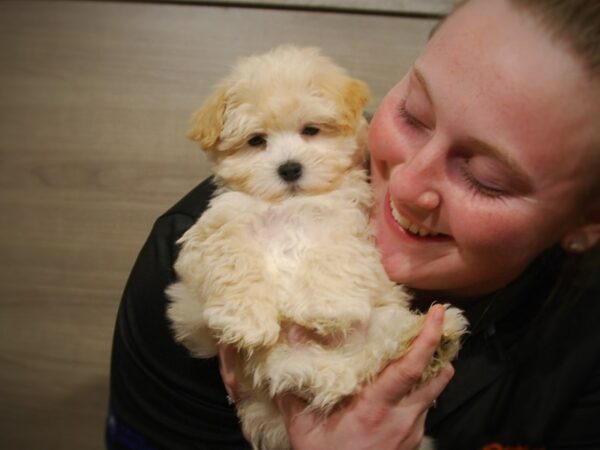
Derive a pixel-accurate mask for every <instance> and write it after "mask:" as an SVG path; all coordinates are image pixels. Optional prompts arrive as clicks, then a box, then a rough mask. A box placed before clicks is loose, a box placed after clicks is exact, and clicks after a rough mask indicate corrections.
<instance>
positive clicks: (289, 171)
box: [277, 161, 302, 183]
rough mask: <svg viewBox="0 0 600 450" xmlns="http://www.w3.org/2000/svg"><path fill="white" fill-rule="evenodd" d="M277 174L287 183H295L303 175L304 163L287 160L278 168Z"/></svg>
mask: <svg viewBox="0 0 600 450" xmlns="http://www.w3.org/2000/svg"><path fill="white" fill-rule="evenodd" d="M277 174H278V175H279V177H280V178H281V179H282V180H283V181H285V182H286V183H293V182H294V181H298V180H299V179H300V177H301V176H302V164H300V163H299V162H297V161H287V162H285V163H283V164H282V165H280V166H279V167H278V168H277Z"/></svg>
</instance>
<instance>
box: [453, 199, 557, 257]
mask: <svg viewBox="0 0 600 450" xmlns="http://www.w3.org/2000/svg"><path fill="white" fill-rule="evenodd" d="M482 201H486V202H487V201H488V200H482ZM493 201H496V200H493ZM489 202H492V200H489ZM473 203H475V202H474V201H471V204H473ZM468 204H469V203H466V202H461V207H460V209H459V210H458V211H459V213H458V214H453V215H452V217H454V218H455V219H456V222H455V223H454V224H453V228H454V233H453V234H454V238H455V239H456V241H457V243H458V245H459V247H460V248H461V249H462V250H463V251H464V253H465V255H471V256H475V255H483V256H486V257H489V256H496V257H499V256H502V257H505V258H506V257H509V258H513V257H514V258H517V259H521V258H526V257H528V256H527V255H529V254H530V253H531V254H537V253H538V252H539V251H541V250H542V249H543V248H544V247H545V246H546V245H548V244H550V243H551V242H547V241H551V239H547V238H548V236H549V233H545V232H544V230H543V224H539V223H536V215H535V214H533V211H531V210H530V209H529V208H527V207H524V206H523V205H507V204H502V205H493V204H491V203H490V204H487V205H486V204H483V205H481V204H480V206H479V207H477V206H470V207H468V208H465V206H464V205H468Z"/></svg>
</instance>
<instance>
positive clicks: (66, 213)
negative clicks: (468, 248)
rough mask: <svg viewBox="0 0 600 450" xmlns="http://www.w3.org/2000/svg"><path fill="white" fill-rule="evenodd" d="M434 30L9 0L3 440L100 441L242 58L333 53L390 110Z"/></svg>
mask: <svg viewBox="0 0 600 450" xmlns="http://www.w3.org/2000/svg"><path fill="white" fill-rule="evenodd" d="M431 26H432V21H430V20H420V19H401V18H393V17H378V16H372V15H369V16H362V15H356V14H351V15H345V14H337V13H316V12H298V11H282V10H279V11H275V10H268V9H244V8H218V7H208V6H199V5H181V4H143V3H132V4H129V3H110V2H77V1H71V2H43V1H40V2H36V1H25V2H23V1H12V2H10V1H4V2H0V105H1V107H0V254H1V255H2V258H0V448H2V449H11V450H17V449H47V450H54V449H78V450H88V449H101V448H103V444H102V428H103V421H104V416H105V410H106V403H107V401H106V400H107V384H108V367H109V354H110V343H111V335H112V329H113V323H114V317H115V312H116V309H117V306H118V301H119V297H120V294H121V290H122V288H123V285H124V283H125V280H126V278H127V276H128V272H129V269H130V267H131V265H132V263H133V261H134V258H135V256H136V254H137V252H138V250H139V248H140V246H141V244H142V243H143V241H144V239H145V236H146V234H147V232H148V231H149V228H150V226H151V224H152V222H153V220H154V219H155V218H156V217H157V216H158V215H159V214H160V213H161V212H163V211H164V210H165V209H166V208H167V207H169V206H170V205H171V204H172V203H173V202H174V201H176V200H177V199H178V198H179V197H180V196H182V195H183V194H184V193H185V192H187V191H188V190H189V189H190V188H191V187H192V186H194V185H195V184H196V183H197V182H199V181H200V180H201V179H202V178H204V177H205V176H206V175H207V173H208V171H207V167H206V164H205V162H204V159H203V157H202V155H201V154H200V152H199V151H198V150H197V149H196V148H195V146H194V145H193V144H192V143H190V142H187V141H186V140H185V138H184V133H185V129H186V125H187V120H188V116H189V114H190V113H191V112H192V111H193V110H194V109H195V108H196V107H197V106H198V105H199V104H200V103H201V101H202V99H203V98H204V97H205V96H206V94H207V93H208V91H209V89H210V86H211V85H212V84H213V83H215V82H216V81H217V80H218V79H219V78H220V77H221V76H223V74H224V73H225V72H226V71H227V68H228V67H229V65H230V64H231V62H232V61H233V60H234V59H235V58H236V57H238V56H240V55H247V54H250V53H255V52H258V51H263V50H265V49H267V48H270V47H272V46H274V45H277V44H280V43H285V42H294V43H298V44H307V45H319V46H321V47H323V48H324V49H325V52H326V53H328V54H330V55H331V56H333V57H334V58H335V59H336V60H338V61H339V62H340V63H341V64H342V65H344V66H346V67H347V68H348V69H349V71H350V72H351V73H352V74H353V75H355V76H357V77H359V78H362V79H364V80H365V81H367V82H368V83H369V84H370V85H371V87H372V89H373V93H374V97H375V102H374V103H376V102H377V101H378V100H379V99H380V98H381V97H382V95H383V94H384V93H385V91H386V90H387V89H388V88H389V87H391V86H392V85H393V83H394V82H395V81H396V80H397V79H398V78H399V77H400V76H401V74H403V73H404V72H405V70H406V69H407V67H408V66H409V64H410V63H411V61H412V60H413V59H414V58H415V56H416V55H417V53H418V51H419V49H420V48H421V46H422V44H423V42H424V40H425V37H426V35H427V33H428V30H429V29H430V27H431Z"/></svg>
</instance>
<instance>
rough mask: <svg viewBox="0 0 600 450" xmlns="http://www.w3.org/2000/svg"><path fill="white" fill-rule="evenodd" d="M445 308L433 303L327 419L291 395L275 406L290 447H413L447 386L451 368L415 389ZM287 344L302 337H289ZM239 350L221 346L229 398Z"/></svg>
mask: <svg viewBox="0 0 600 450" xmlns="http://www.w3.org/2000/svg"><path fill="white" fill-rule="evenodd" d="M443 320H444V307H443V306H441V305H434V306H433V307H432V308H431V309H430V310H429V312H428V314H427V318H426V320H425V323H424V326H423V329H422V331H421V333H420V334H419V336H418V337H417V338H416V339H415V341H414V342H413V345H412V346H411V348H410V350H409V351H408V352H407V353H406V355H404V356H403V357H402V358H401V359H399V360H398V361H395V362H393V363H391V364H390V365H389V366H388V367H386V368H385V370H383V371H382V373H381V374H380V375H379V376H378V378H377V379H376V380H375V381H374V382H373V383H372V384H370V385H368V386H366V387H365V388H364V389H363V390H362V391H361V392H360V393H359V394H357V395H356V396H354V397H353V398H351V399H349V400H348V402H346V403H344V404H343V405H340V407H339V408H337V409H336V410H334V412H333V413H331V414H330V415H329V416H327V417H326V418H322V417H320V416H319V415H317V414H312V413H307V412H304V409H305V407H306V405H305V404H304V403H303V402H302V401H301V400H300V399H298V398H297V397H295V396H293V395H291V394H284V395H281V396H279V397H278V398H277V399H276V402H277V404H278V406H279V409H280V410H281V413H282V415H283V417H284V420H285V423H286V427H287V430H288V434H289V436H290V440H291V442H292V445H293V447H294V449H296V450H302V449H310V450H321V449H323V450H325V449H327V450H329V449H332V448H343V449H349V450H352V449H357V450H359V449H360V450H366V449H377V450H386V449H397V450H400V449H402V450H403V449H411V450H412V449H416V448H418V446H419V444H420V442H421V440H422V438H423V433H424V425H425V418H426V415H427V411H428V409H429V408H430V407H431V405H432V404H433V402H434V400H435V399H436V398H437V397H438V396H439V395H440V393H441V392H442V390H443V389H444V388H445V387H446V385H447V384H448V382H449V381H450V379H451V378H452V375H453V374H454V369H453V368H452V367H451V366H448V367H446V368H445V369H444V370H442V372H441V373H440V374H439V375H438V376H437V377H436V378H433V379H432V380H430V381H429V382H427V383H426V384H424V385H422V386H420V387H419V388H418V389H414V388H415V386H416V384H417V383H418V382H419V380H420V379H421V376H422V374H423V372H424V371H425V368H426V367H427V366H428V364H429V363H430V361H431V358H432V357H433V354H434V352H435V350H436V348H437V347H438V345H439V342H440V339H441V335H442V326H443ZM288 338H290V340H292V341H293V340H294V339H299V340H302V339H303V333H301V332H300V333H298V334H295V333H294V330H292V331H291V332H290V333H288ZM237 357H238V355H237V352H236V350H235V348H233V347H231V346H220V347H219V360H220V369H221V376H222V378H223V382H224V383H225V387H226V389H227V392H228V394H229V396H230V398H231V399H232V400H234V401H235V400H236V399H237V376H236V372H237Z"/></svg>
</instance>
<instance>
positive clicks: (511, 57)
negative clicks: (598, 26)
mask: <svg viewBox="0 0 600 450" xmlns="http://www.w3.org/2000/svg"><path fill="white" fill-rule="evenodd" d="M598 105H600V99H599V98H598V91H597V89H595V88H593V86H592V82H591V81H590V80H588V78H587V77H586V75H585V73H584V71H583V70H582V69H581V68H580V66H579V62H578V61H577V60H576V59H575V58H574V57H573V56H572V55H571V53H570V52H569V50H567V49H566V48H563V47H562V46H561V45H559V44H556V43H554V42H553V41H551V40H550V39H549V38H548V36H547V34H546V32H545V31H544V30H542V29H540V28H537V25H536V24H535V22H534V21H533V20H532V19H531V18H530V17H529V16H528V15H526V14H525V13H522V12H519V11H517V10H514V9H512V7H511V6H509V5H508V4H507V3H506V2H505V1H504V0H492V1H490V0H472V1H471V2H469V3H468V4H467V5H466V6H464V7H463V8H461V9H460V10H459V11H457V12H456V13H455V14H454V15H452V16H451V17H450V18H449V19H448V20H447V21H446V22H445V23H444V24H443V25H442V26H441V28H440V29H439V30H438V31H437V33H436V34H435V35H434V36H433V38H432V39H431V41H430V43H429V45H428V47H427V49H426V50H425V52H424V54H423V55H422V56H421V57H420V58H419V59H418V60H417V62H416V63H415V65H414V67H413V68H412V70H411V71H410V72H409V73H408V74H407V75H406V76H405V77H404V78H403V79H402V80H401V81H400V82H399V83H398V84H397V85H396V86H395V87H394V88H393V89H392V90H391V91H390V92H389V93H388V95H387V96H386V98H385V99H384V100H383V102H382V104H381V106H380V108H379V110H378V111H377V113H376V115H375V117H374V118H373V121H372V124H371V127H370V132H369V149H370V152H371V160H372V180H373V187H374V191H375V195H376V205H377V206H376V209H375V211H374V215H373V217H374V222H375V225H376V229H377V232H376V237H377V245H378V247H379V249H380V251H381V254H382V260H383V263H384V266H385V268H386V270H387V272H388V274H389V276H390V277H391V278H392V279H393V280H395V281H397V282H400V283H404V284H407V285H409V286H411V287H413V288H416V289H423V290H433V291H440V293H444V294H446V295H457V296H459V295H460V296H463V295H475V294H481V293H486V292H490V291H492V290H494V289H497V288H499V287H501V286H503V285H505V284H506V283H508V282H510V281H511V280H512V279H514V278H515V277H516V276H518V275H519V274H520V273H521V272H522V271H523V270H524V269H525V267H526V266H527V265H528V264H529V263H530V262H531V261H532V260H533V259H534V258H535V257H536V256H537V255H539V254H540V252H542V251H543V250H544V249H545V248H547V247H549V246H551V245H553V244H554V243H556V242H557V241H558V240H559V239H560V238H561V236H562V235H563V234H564V233H565V232H567V231H568V230H569V229H570V228H571V227H573V226H575V225H576V218H578V216H579V213H580V211H579V209H580V206H579V203H580V198H581V194H582V192H583V190H584V188H585V187H586V186H587V183H588V182H589V181H590V177H591V176H592V174H591V173H588V172H591V171H589V170H588V171H585V164H586V160H585V159H586V157H587V154H588V153H589V148H590V147H591V145H592V143H593V142H594V139H596V141H597V139H598V136H597V135H594V133H597V131H596V129H595V128H596V125H597V124H595V123H594V119H595V118H597V117H599V114H600V111H599V109H600V108H599V106H598ZM584 175H585V176H587V177H588V178H586V177H585V176H584ZM407 228H409V230H407ZM433 233H437V234H436V235H433Z"/></svg>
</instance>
